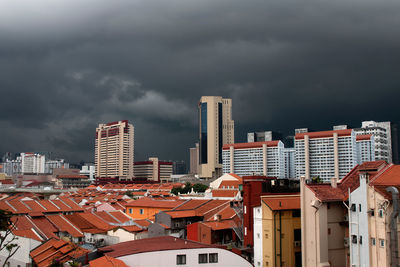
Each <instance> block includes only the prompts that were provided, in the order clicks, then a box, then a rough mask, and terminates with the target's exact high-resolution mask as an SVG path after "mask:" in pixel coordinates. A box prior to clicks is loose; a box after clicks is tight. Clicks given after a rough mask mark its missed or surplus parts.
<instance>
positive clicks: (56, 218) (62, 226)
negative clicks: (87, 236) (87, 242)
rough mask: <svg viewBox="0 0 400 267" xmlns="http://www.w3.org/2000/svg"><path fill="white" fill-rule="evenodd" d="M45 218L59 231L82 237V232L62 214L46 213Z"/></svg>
mask: <svg viewBox="0 0 400 267" xmlns="http://www.w3.org/2000/svg"><path fill="white" fill-rule="evenodd" d="M46 218H47V219H48V220H49V221H50V222H51V223H52V224H53V225H54V226H55V227H56V228H57V229H58V230H59V231H60V232H67V233H69V234H70V235H71V236H73V237H83V233H82V232H81V231H80V230H79V229H77V228H76V227H75V226H74V225H73V224H72V223H71V222H70V221H68V220H67V219H66V218H65V217H64V216H63V215H59V214H57V215H46Z"/></svg>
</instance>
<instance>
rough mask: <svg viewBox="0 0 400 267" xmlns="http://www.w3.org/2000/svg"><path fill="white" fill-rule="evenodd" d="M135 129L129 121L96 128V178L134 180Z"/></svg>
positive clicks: (101, 125)
mask: <svg viewBox="0 0 400 267" xmlns="http://www.w3.org/2000/svg"><path fill="white" fill-rule="evenodd" d="M133 162H134V128H133V125H132V124H130V123H128V121H127V120H123V121H116V122H111V123H107V124H100V125H99V126H98V127H97V128H96V142H95V166H96V177H115V178H119V179H121V180H130V179H132V178H133Z"/></svg>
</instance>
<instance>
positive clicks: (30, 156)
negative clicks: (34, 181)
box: [21, 152, 46, 174]
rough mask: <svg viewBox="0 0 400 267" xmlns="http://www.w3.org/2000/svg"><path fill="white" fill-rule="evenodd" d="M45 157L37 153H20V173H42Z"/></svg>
mask: <svg viewBox="0 0 400 267" xmlns="http://www.w3.org/2000/svg"><path fill="white" fill-rule="evenodd" d="M45 162H46V158H45V156H44V155H40V154H37V153H29V152H27V153H21V173H23V174H24V173H36V174H38V173H44V172H45Z"/></svg>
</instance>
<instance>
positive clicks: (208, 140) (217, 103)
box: [199, 96, 235, 178]
mask: <svg viewBox="0 0 400 267" xmlns="http://www.w3.org/2000/svg"><path fill="white" fill-rule="evenodd" d="M199 110H200V112H199V124H200V125H199V136H200V144H199V151H200V153H199V158H200V161H199V162H200V176H202V177H205V178H213V177H214V178H216V177H218V176H220V175H221V174H222V145H224V144H229V143H233V142H234V140H235V134H234V121H233V120H232V100H231V99H224V98H222V97H220V96H203V97H201V99H200V103H199Z"/></svg>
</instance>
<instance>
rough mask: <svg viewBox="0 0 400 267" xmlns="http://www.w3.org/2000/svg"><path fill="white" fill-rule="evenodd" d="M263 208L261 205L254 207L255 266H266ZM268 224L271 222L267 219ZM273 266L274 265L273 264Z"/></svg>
mask: <svg viewBox="0 0 400 267" xmlns="http://www.w3.org/2000/svg"><path fill="white" fill-rule="evenodd" d="M261 211H262V208H261V206H257V207H254V208H253V214H254V216H253V217H254V236H253V239H254V249H253V251H254V260H253V261H254V266H264V265H263V263H264V262H265V259H263V254H264V253H263V249H264V247H263V245H264V242H263V240H264V235H265V234H264V231H263V216H262V213H261ZM265 223H266V224H268V223H269V222H268V221H266V222H265ZM272 266H273V265H272Z"/></svg>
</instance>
